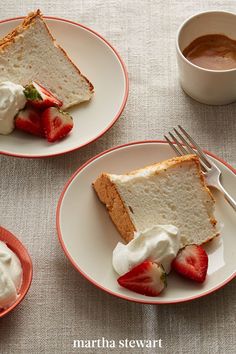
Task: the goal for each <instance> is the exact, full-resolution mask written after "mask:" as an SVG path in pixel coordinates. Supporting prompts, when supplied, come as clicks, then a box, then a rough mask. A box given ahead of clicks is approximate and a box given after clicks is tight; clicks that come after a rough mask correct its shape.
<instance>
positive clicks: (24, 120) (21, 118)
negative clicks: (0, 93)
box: [15, 108, 44, 136]
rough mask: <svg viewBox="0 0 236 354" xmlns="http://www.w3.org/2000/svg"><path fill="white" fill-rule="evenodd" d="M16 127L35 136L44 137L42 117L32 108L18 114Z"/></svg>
mask: <svg viewBox="0 0 236 354" xmlns="http://www.w3.org/2000/svg"><path fill="white" fill-rule="evenodd" d="M15 127H16V128H17V129H19V130H23V131H24V132H27V133H30V134H33V135H37V136H44V132H43V128H42V122H41V116H40V114H39V113H38V112H37V111H36V110H34V109H32V108H26V109H23V110H21V111H19V112H18V113H17V115H16V117H15Z"/></svg>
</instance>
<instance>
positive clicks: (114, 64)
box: [0, 17, 128, 158]
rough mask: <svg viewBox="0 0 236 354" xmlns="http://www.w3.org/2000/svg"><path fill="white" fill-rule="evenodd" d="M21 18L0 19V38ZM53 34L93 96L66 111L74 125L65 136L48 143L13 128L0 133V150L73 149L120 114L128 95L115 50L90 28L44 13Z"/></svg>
mask: <svg viewBox="0 0 236 354" xmlns="http://www.w3.org/2000/svg"><path fill="white" fill-rule="evenodd" d="M21 21H22V18H16V19H10V20H4V21H2V22H0V38H1V37H3V36H4V35H6V34H7V33H8V32H10V31H11V30H12V29H13V28H15V27H16V26H17V25H18V24H19V23H20V22H21ZM46 23H47V24H48V26H49V28H50V30H51V32H52V34H53V36H54V38H56V40H57V42H58V43H59V44H60V45H61V46H62V48H64V49H65V50H66V52H67V53H68V55H69V57H70V58H71V59H72V61H73V62H74V63H75V64H76V65H77V66H78V67H79V68H80V70H81V72H82V73H83V74H84V75H85V76H86V77H88V79H89V80H90V81H91V82H92V84H93V85H94V90H95V93H94V96H93V98H92V99H91V100H90V102H88V103H82V104H80V105H78V106H75V107H74V108H71V109H70V110H69V112H70V113H71V114H72V117H73V118H74V128H73V130H72V132H71V134H70V135H69V136H67V137H66V138H65V139H63V140H61V141H59V142H56V143H48V142H47V141H46V140H45V139H40V138H37V137H34V136H31V135H28V134H24V133H21V132H19V131H14V132H13V133H12V134H10V135H8V136H3V135H0V153H1V154H6V155H12V156H18V157H35V158H36V157H47V156H55V155H60V154H64V153H67V152H69V151H73V150H76V149H79V148H81V147H82V146H85V145H87V144H89V143H91V142H92V141H94V140H96V139H98V138H99V137H100V136H102V135H103V134H104V133H105V132H106V131H107V130H108V129H110V128H111V126H112V125H113V124H114V123H115V121H116V120H117V119H118V118H119V116H120V115H121V113H122V111H123V109H124V107H125V104H126V101H127V97H128V74H127V71H126V68H125V65H124V63H123V61H122V59H121V58H120V56H119V54H118V53H117V52H116V50H115V49H114V48H113V47H112V46H111V45H110V44H109V43H108V42H107V41H106V40H105V39H104V38H102V36H100V35H99V34H98V33H95V32H94V31H93V30H91V29H89V28H87V27H85V26H83V25H81V24H78V23H75V22H72V21H68V20H64V19H59V18H53V17H46Z"/></svg>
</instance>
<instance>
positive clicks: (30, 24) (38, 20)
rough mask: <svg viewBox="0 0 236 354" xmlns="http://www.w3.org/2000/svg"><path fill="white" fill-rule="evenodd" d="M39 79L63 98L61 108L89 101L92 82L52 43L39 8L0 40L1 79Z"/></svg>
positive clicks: (14, 80)
mask: <svg viewBox="0 0 236 354" xmlns="http://www.w3.org/2000/svg"><path fill="white" fill-rule="evenodd" d="M4 81H11V82H14V83H15V84H20V85H22V86H25V85H26V84H28V83H30V82H32V81H38V82H40V83H41V84H42V85H43V86H44V87H46V88H47V89H48V90H50V91H51V92H52V93H53V94H54V95H56V96H57V97H58V98H60V99H61V100H62V101H63V109H65V108H68V107H70V106H73V105H75V104H79V103H80V102H83V101H88V100H90V98H91V97H92V93H93V85H92V84H91V83H90V82H89V80H88V79H87V78H86V77H85V76H83V75H82V74H81V72H80V70H79V69H78V68H77V67H76V66H75V65H74V64H73V63H72V61H71V60H70V59H69V57H68V56H67V54H66V52H65V51H64V50H63V49H62V48H61V47H60V46H59V45H58V44H57V43H56V42H55V39H54V38H53V37H52V35H51V33H50V31H49V29H48V27H47V25H46V23H45V22H44V20H43V17H42V14H41V12H40V10H37V11H36V12H33V13H30V14H29V15H28V16H27V17H26V18H25V19H24V20H23V22H22V23H21V24H20V25H19V26H18V27H16V28H15V29H14V30H13V31H12V32H11V33H9V34H8V35H7V36H5V37H4V38H3V39H2V40H0V82H4Z"/></svg>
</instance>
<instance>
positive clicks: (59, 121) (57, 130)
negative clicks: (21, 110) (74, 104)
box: [42, 107, 73, 142]
mask: <svg viewBox="0 0 236 354" xmlns="http://www.w3.org/2000/svg"><path fill="white" fill-rule="evenodd" d="M42 123H43V128H44V132H45V136H46V138H47V140H48V141H49V142H54V141H56V140H59V139H62V138H63V137H64V136H66V135H67V134H68V133H69V132H70V131H71V129H72V128H73V119H72V117H71V116H70V115H69V113H67V112H63V111H61V110H60V109H58V108H56V107H50V108H47V109H46V110H45V111H44V112H43V114H42Z"/></svg>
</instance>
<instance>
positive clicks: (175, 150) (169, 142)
mask: <svg viewBox="0 0 236 354" xmlns="http://www.w3.org/2000/svg"><path fill="white" fill-rule="evenodd" d="M164 138H165V139H166V141H167V142H168V144H169V145H170V147H171V148H172V149H173V150H174V152H175V153H176V154H177V155H178V156H181V155H182V154H181V153H180V152H179V150H178V149H177V148H176V147H175V145H174V144H173V143H172V141H170V139H169V138H168V137H167V136H166V135H164Z"/></svg>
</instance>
